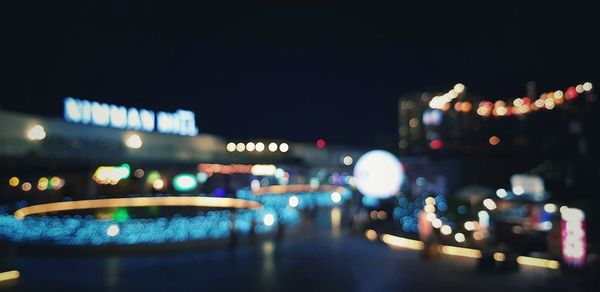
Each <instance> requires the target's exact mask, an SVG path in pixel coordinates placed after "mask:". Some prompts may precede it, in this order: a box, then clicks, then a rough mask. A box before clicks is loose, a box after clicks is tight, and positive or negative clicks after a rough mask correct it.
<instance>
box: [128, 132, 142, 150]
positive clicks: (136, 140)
mask: <svg viewBox="0 0 600 292" xmlns="http://www.w3.org/2000/svg"><path fill="white" fill-rule="evenodd" d="M125 145H126V146H127V147H128V148H131V149H140V148H142V145H143V143H142V138H140V135H138V134H132V135H130V136H129V137H127V140H125Z"/></svg>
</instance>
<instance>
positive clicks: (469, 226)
mask: <svg viewBox="0 0 600 292" xmlns="http://www.w3.org/2000/svg"><path fill="white" fill-rule="evenodd" d="M465 229H466V230H467V231H473V230H474V229H475V224H473V222H471V221H467V222H465Z"/></svg>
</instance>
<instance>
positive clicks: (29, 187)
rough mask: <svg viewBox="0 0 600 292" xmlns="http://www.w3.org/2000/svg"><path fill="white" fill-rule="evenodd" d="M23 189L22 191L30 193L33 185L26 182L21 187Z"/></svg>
mask: <svg viewBox="0 0 600 292" xmlns="http://www.w3.org/2000/svg"><path fill="white" fill-rule="evenodd" d="M21 189H22V190H23V191H26V192H29V191H30V190H31V183H29V182H24V183H23V184H22V185H21Z"/></svg>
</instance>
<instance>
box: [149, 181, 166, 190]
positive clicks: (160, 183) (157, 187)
mask: <svg viewBox="0 0 600 292" xmlns="http://www.w3.org/2000/svg"><path fill="white" fill-rule="evenodd" d="M164 187H165V182H164V181H163V180H162V179H160V178H159V179H156V180H155V181H154V182H152V188H153V189H155V190H157V191H159V190H162V188H164Z"/></svg>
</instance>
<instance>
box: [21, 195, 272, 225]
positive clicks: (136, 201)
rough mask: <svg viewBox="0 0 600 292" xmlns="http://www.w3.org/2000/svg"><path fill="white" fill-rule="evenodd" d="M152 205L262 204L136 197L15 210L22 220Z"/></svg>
mask: <svg viewBox="0 0 600 292" xmlns="http://www.w3.org/2000/svg"><path fill="white" fill-rule="evenodd" d="M150 206H192V207H211V208H236V209H257V208H260V207H261V206H262V204H260V203H258V202H253V201H248V200H242V199H232V198H214V197H136V198H115V199H97V200H81V201H66V202H56V203H48V204H40V205H32V206H29V207H25V208H21V209H19V210H17V211H15V213H14V216H15V218H17V219H19V220H21V219H23V218H25V217H27V216H30V215H37V214H44V213H50V212H61V211H73V210H85V209H99V208H119V207H150Z"/></svg>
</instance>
